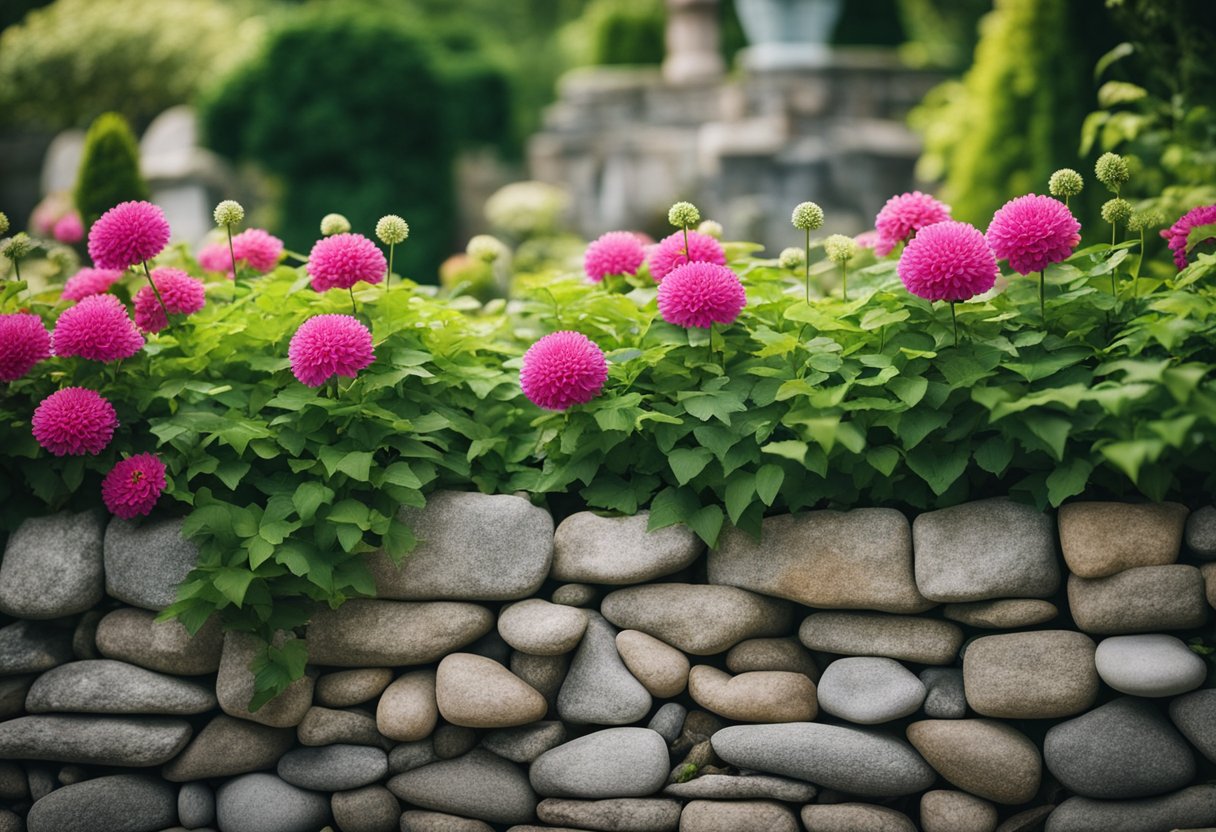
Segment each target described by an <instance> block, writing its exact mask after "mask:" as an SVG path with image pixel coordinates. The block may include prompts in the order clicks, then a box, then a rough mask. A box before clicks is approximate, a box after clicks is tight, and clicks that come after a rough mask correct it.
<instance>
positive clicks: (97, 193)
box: [73, 113, 148, 228]
mask: <svg viewBox="0 0 1216 832" xmlns="http://www.w3.org/2000/svg"><path fill="white" fill-rule="evenodd" d="M73 198H74V201H75V203H76V210H78V211H79V212H80V216H81V217H82V218H83V220H84V224H85V228H88V227H89V226H91V225H92V224H93V223H94V222H96V221H97V218H98V217H100V216H101V215H102V214H104V213H105V212H106V211H108V210H110V209H111V208H113V207H114V206H115V205H117V204H118V203H120V202H126V201H128V200H139V199H147V198H148V183H146V182H144V177H143V174H141V173H140V172H139V145H138V144H137V143H136V141H135V135H134V134H133V133H132V132H131V127H130V125H129V124H127V120H126V119H125V118H123V117H122V116H121V115H119V114H118V113H102V114H101V115H100V116H98V117H97V120H96V121H94V122H93V124H92V125H91V126H90V127H89V132H88V134H87V135H86V136H85V140H84V153H83V155H82V156H81V159H80V170H79V172H78V173H77V174H76V192H75V194H74V196H73Z"/></svg>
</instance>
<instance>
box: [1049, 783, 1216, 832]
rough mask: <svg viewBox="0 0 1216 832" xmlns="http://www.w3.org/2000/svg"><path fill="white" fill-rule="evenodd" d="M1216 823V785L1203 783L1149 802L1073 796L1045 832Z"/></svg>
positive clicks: (1153, 831) (1151, 830)
mask: <svg viewBox="0 0 1216 832" xmlns="http://www.w3.org/2000/svg"><path fill="white" fill-rule="evenodd" d="M1214 824H1216V786H1213V785H1211V784H1204V785H1202V786H1191V787H1190V788H1187V789H1183V790H1181V791H1178V792H1174V793H1173V794H1170V795H1165V796H1164V797H1153V798H1149V799H1147V800H1091V799H1090V798H1087V797H1070V798H1069V799H1068V800H1065V801H1064V802H1063V803H1061V804H1060V805H1059V806H1057V807H1056V809H1055V811H1054V812H1052V813H1051V816H1050V817H1048V818H1047V827H1046V832H1158V830H1161V832H1169V830H1173V829H1179V830H1181V829H1195V830H1197V829H1200V828H1206V827H1210V826H1212V825H1214Z"/></svg>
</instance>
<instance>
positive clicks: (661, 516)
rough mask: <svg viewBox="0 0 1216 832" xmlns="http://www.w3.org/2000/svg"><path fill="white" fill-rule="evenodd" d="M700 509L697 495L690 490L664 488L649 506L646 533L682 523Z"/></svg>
mask: <svg viewBox="0 0 1216 832" xmlns="http://www.w3.org/2000/svg"><path fill="white" fill-rule="evenodd" d="M700 507H701V503H700V501H699V500H698V499H697V494H696V492H695V491H693V490H692V489H691V488H687V487H685V488H671V487H668V488H665V489H663V490H662V491H660V492H659V493H658V494H657V495H656V496H655V498H654V501H653V502H651V504H650V518H649V521H648V523H647V526H646V530H647V531H651V532H653V531H655V530H657V529H665V528H667V527H668V526H673V525H675V524H676V523H684V522H686V521H687V519H688V518H689V517H690V516H691V515H692V514H693V513H694V512H696V511H697V510H698V509H699V508H700Z"/></svg>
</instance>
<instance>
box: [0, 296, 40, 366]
mask: <svg viewBox="0 0 1216 832" xmlns="http://www.w3.org/2000/svg"><path fill="white" fill-rule="evenodd" d="M50 357H51V335H50V333H48V332H47V331H46V327H45V326H43V325H42V318H39V317H38V316H37V315H32V314H30V313H29V312H14V313H13V314H11V315H0V381H16V380H17V379H19V378H21V377H22V376H23V375H25V374H26V373H28V372H29V371H30V370H32V369H33V368H34V365H35V364H37V363H38V362H39V361H45V360H46V359H48V358H50Z"/></svg>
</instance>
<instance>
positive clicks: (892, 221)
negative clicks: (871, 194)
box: [874, 191, 950, 257]
mask: <svg viewBox="0 0 1216 832" xmlns="http://www.w3.org/2000/svg"><path fill="white" fill-rule="evenodd" d="M948 219H950V206H949V205H943V204H942V203H940V202H938V201H937V200H936V199H934V198H933V197H931V196H929V195H928V194H922V193H921V192H920V191H913V192H912V193H910V194H899V195H898V196H893V197H891V198H890V199H888V200H887V204H886V205H884V206H883V207H882V210H881V211H879V212H878V216H877V217H875V218H874V228H875V230H876V231H877V232H878V242H877V243H876V244H875V245H874V253H875V254H877V255H878V256H879V257H885V256H887V255H888V254H890V253H891V252H892V251H893V250H894V248H895V246H897V245H899V244H900V243H902V242H904V241H905V240H907V239H908V238H909V237H911V236H912V235H913V234H915V233H916V232H917V231H919V230H920V229H922V228H924V227H925V226H927V225H933V224H934V223H937V222H943V221H945V220H948Z"/></svg>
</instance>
